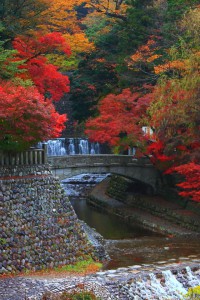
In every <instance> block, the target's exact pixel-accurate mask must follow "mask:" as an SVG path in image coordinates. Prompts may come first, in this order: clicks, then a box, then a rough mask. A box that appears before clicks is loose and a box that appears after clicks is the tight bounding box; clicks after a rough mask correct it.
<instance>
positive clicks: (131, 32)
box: [0, 0, 200, 201]
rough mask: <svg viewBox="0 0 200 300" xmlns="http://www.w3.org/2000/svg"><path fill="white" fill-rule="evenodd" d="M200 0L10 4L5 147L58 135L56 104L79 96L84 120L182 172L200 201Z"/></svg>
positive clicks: (116, 146)
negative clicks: (65, 97) (68, 96)
mask: <svg viewBox="0 0 200 300" xmlns="http://www.w3.org/2000/svg"><path fill="white" fill-rule="evenodd" d="M198 3H199V1H198V0H168V1H167V0H152V1H151V0H90V1H89V0H84V1H83V0H68V1H66V0H48V1H47V0H36V1H35V0H17V1H16V0H2V1H1V3H0V16H1V19H0V20H1V21H0V77H1V79H0V129H1V131H0V148H1V150H3V151H10V150H12V151H21V150H23V149H26V148H27V147H29V146H31V145H33V144H35V143H37V142H38V141H41V140H47V139H50V138H55V137H58V136H59V135H60V134H61V132H62V130H63V129H64V127H65V124H67V123H66V121H67V116H66V115H64V114H63V115H60V114H59V113H58V112H57V111H56V110H55V107H54V104H55V102H56V101H59V100H60V99H61V98H62V96H63V95H64V94H66V93H69V92H70V94H71V101H72V106H73V112H74V115H73V116H74V119H75V122H74V126H79V125H80V124H81V125H82V126H84V127H85V133H86V134H87V136H88V137H89V138H90V139H91V140H92V141H98V142H101V143H108V144H109V145H110V146H111V147H112V149H113V152H114V153H120V152H121V151H123V150H126V149H128V148H129V147H134V148H135V149H137V151H136V154H137V156H138V157H140V156H143V155H147V156H148V157H150V159H151V160H152V162H153V163H154V164H155V165H156V167H157V168H159V169H160V170H162V171H165V172H166V173H170V172H178V173H180V174H181V175H183V180H182V182H181V183H179V186H180V188H181V191H180V194H181V195H182V196H184V197H191V198H192V199H193V200H195V201H200V152H199V149H200V135H199V132H200V76H199V70H200V43H199V42H200V36H199V32H200V5H199V4H198ZM144 128H146V129H147V130H146V131H145V133H144Z"/></svg>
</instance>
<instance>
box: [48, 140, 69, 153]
mask: <svg viewBox="0 0 200 300" xmlns="http://www.w3.org/2000/svg"><path fill="white" fill-rule="evenodd" d="M64 142H65V140H64V139H55V140H49V141H48V142H47V155H48V156H62V155H66V149H65V146H64Z"/></svg>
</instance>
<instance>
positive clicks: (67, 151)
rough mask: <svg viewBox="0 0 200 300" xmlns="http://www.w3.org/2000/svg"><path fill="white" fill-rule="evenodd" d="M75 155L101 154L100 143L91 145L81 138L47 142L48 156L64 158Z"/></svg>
mask: <svg viewBox="0 0 200 300" xmlns="http://www.w3.org/2000/svg"><path fill="white" fill-rule="evenodd" d="M75 154H79V155H80V154H83V155H84V154H86V155H87V154H91V155H95V154H100V145H99V143H90V142H89V141H88V140H87V139H81V138H78V139H77V138H66V139H65V138H60V139H54V140H49V141H48V142H47V155H48V156H63V155H75Z"/></svg>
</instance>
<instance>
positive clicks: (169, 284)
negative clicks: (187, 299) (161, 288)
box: [162, 270, 187, 299]
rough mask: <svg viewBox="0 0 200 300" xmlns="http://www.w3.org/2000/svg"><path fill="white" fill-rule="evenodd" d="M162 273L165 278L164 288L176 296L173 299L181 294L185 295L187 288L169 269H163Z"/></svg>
mask: <svg viewBox="0 0 200 300" xmlns="http://www.w3.org/2000/svg"><path fill="white" fill-rule="evenodd" d="M162 274H163V276H164V279H165V286H166V290H167V291H168V294H169V295H170V296H173V297H176V298H174V299H180V296H181V295H185V294H186V293H187V290H186V289H185V288H184V287H183V285H182V284H181V283H180V282H179V281H178V280H177V279H176V277H175V276H174V275H173V274H172V272H171V271H170V270H166V271H163V272H162ZM172 299H173V298H172Z"/></svg>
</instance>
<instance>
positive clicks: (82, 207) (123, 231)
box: [70, 198, 153, 240]
mask: <svg viewBox="0 0 200 300" xmlns="http://www.w3.org/2000/svg"><path fill="white" fill-rule="evenodd" d="M70 201H71V203H72V206H73V207H74V210H75V212H76V214H77V216H78V218H79V219H81V220H83V221H85V222H86V223H87V224H88V225H89V226H90V227H92V228H95V229H96V231H97V232H99V233H100V234H101V235H102V236H103V237H104V238H105V239H111V240H116V239H129V238H130V239H132V238H136V237H141V236H149V235H153V233H152V232H150V231H148V230H145V229H143V228H141V227H139V226H134V227H131V226H129V225H128V224H126V223H125V222H124V221H122V220H121V219H119V217H117V216H113V215H108V214H106V213H105V212H103V211H99V210H96V209H95V208H93V207H91V206H89V205H88V204H87V202H86V198H81V199H79V200H78V201H77V199H74V198H72V199H71V200H70Z"/></svg>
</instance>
